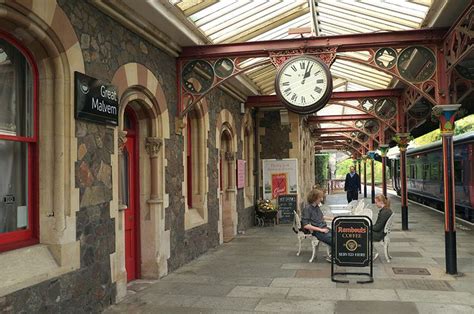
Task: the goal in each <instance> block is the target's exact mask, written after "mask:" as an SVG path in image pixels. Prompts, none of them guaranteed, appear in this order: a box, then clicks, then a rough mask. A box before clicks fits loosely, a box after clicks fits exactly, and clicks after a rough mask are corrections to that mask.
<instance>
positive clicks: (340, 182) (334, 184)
mask: <svg viewBox="0 0 474 314" xmlns="http://www.w3.org/2000/svg"><path fill="white" fill-rule="evenodd" d="M345 181H346V180H344V179H332V180H330V181H329V193H332V192H334V191H339V190H344V183H345Z"/></svg>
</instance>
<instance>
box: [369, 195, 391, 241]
mask: <svg viewBox="0 0 474 314" xmlns="http://www.w3.org/2000/svg"><path fill="white" fill-rule="evenodd" d="M375 205H377V207H378V208H381V209H380V211H379V214H378V216H377V220H376V221H375V224H374V225H372V240H373V241H374V242H379V241H382V240H383V237H384V236H385V234H384V233H383V229H384V228H385V224H386V223H387V220H388V219H389V218H390V216H392V214H393V212H392V210H391V209H390V201H389V200H388V199H387V198H386V197H385V195H383V194H379V195H377V196H376V197H375Z"/></svg>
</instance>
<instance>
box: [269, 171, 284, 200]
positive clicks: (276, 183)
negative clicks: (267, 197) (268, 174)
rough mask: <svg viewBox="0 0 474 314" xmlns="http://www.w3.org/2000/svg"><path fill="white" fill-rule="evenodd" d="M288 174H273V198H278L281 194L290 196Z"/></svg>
mask: <svg viewBox="0 0 474 314" xmlns="http://www.w3.org/2000/svg"><path fill="white" fill-rule="evenodd" d="M287 176H288V174H287V173H273V174H272V198H277V197H278V195H280V194H288V179H287Z"/></svg>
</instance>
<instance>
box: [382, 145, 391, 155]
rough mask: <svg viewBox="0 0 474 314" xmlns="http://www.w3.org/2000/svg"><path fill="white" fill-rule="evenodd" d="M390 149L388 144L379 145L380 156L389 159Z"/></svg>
mask: <svg viewBox="0 0 474 314" xmlns="http://www.w3.org/2000/svg"><path fill="white" fill-rule="evenodd" d="M389 148H390V146H389V145H388V144H380V145H379V151H380V156H382V157H387V152H388V149H389Z"/></svg>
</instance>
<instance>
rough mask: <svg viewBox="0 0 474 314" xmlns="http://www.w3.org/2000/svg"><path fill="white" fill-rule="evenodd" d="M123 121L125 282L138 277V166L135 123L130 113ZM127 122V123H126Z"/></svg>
mask: <svg viewBox="0 0 474 314" xmlns="http://www.w3.org/2000/svg"><path fill="white" fill-rule="evenodd" d="M125 120H128V121H126V123H125V126H126V128H125V130H126V131H127V141H126V142H125V147H124V149H123V159H124V160H123V162H124V167H123V168H122V169H123V171H124V172H125V173H124V181H125V182H124V189H125V190H124V191H123V192H124V193H123V194H126V195H124V197H123V201H124V203H125V205H126V206H127V208H126V209H125V215H124V219H125V224H124V225H125V269H126V270H127V281H132V280H134V279H137V278H138V277H139V263H138V256H139V250H138V235H139V232H138V231H139V227H138V226H139V216H138V213H139V211H138V208H139V206H138V181H137V177H138V166H137V161H138V158H137V147H136V144H137V138H136V136H137V132H136V123H135V119H133V115H132V113H129V114H128V115H127V117H126V119H125ZM127 122H128V123H127Z"/></svg>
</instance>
